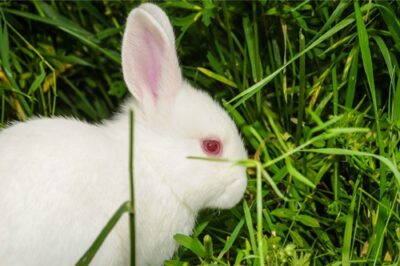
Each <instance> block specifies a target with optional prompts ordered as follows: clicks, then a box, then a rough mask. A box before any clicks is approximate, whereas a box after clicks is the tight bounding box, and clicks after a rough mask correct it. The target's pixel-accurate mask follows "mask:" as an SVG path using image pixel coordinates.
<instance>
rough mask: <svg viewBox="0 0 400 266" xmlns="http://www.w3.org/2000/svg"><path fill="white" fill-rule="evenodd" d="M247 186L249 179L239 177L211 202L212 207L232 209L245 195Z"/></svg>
mask: <svg viewBox="0 0 400 266" xmlns="http://www.w3.org/2000/svg"><path fill="white" fill-rule="evenodd" d="M246 187H247V179H246V178H244V177H241V178H238V179H236V180H234V181H233V182H232V183H230V184H229V185H228V186H226V187H225V189H224V192H223V193H222V194H220V195H219V196H218V197H217V198H216V199H215V200H214V201H212V202H211V204H210V205H211V207H213V208H221V209H230V208H232V207H233V206H235V205H236V204H237V203H238V202H239V201H240V200H241V199H242V197H243V194H244V192H245V190H246Z"/></svg>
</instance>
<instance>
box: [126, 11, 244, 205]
mask: <svg viewBox="0 0 400 266" xmlns="http://www.w3.org/2000/svg"><path fill="white" fill-rule="evenodd" d="M126 25H127V26H126V30H125V33H124V37H123V44H122V68H123V75H124V79H125V82H126V84H127V86H128V89H129V91H130V92H131V93H132V94H133V95H134V97H135V99H136V101H135V104H134V109H135V115H136V120H137V121H138V122H139V123H138V124H139V125H138V126H140V127H143V128H146V130H147V132H148V133H149V134H150V135H152V136H154V143H153V145H151V146H152V147H153V148H148V149H152V150H151V151H148V152H147V153H146V154H150V155H147V156H149V157H151V158H149V159H150V160H151V162H152V164H153V166H154V168H155V169H157V170H159V171H157V173H156V174H157V175H159V177H160V179H161V180H162V182H165V183H166V184H167V185H168V187H169V188H170V189H171V190H172V191H173V192H174V194H175V195H176V196H177V197H178V198H179V199H180V200H181V201H183V202H185V203H186V204H187V205H189V206H190V207H191V208H192V209H194V210H199V209H201V208H205V207H215V208H229V207H232V206H234V205H235V204H236V203H237V202H238V201H239V200H240V199H241V198H242V196H243V193H244V191H245V188H246V184H247V182H246V173H245V169H244V168H243V167H240V166H236V165H232V163H226V162H216V161H207V160H196V159H189V158H188V156H199V157H211V158H213V157H215V158H229V159H245V158H246V157H247V153H246V150H245V148H244V146H243V143H242V140H241V138H240V135H239V133H238V131H237V128H236V126H235V124H234V123H233V121H232V120H231V118H230V117H229V116H228V115H227V113H226V112H225V111H224V110H223V109H222V108H221V107H220V106H219V105H218V104H217V103H216V102H215V101H214V100H213V99H212V98H211V97H210V96H208V95H207V94H206V93H204V92H202V91H199V90H196V89H194V88H193V87H192V86H191V85H189V84H188V83H187V82H186V81H184V80H183V78H182V74H181V69H180V66H179V62H178V58H177V54H176V50H175V36H174V32H173V29H172V26H171V23H170V22H169V20H168V17H167V16H166V14H165V13H164V12H163V11H162V10H161V9H160V8H158V7H157V6H155V5H152V4H142V5H140V6H139V7H138V8H135V9H134V10H133V11H132V12H131V13H130V15H129V17H128V21H127V24H126Z"/></svg>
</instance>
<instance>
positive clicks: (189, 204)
mask: <svg viewBox="0 0 400 266" xmlns="http://www.w3.org/2000/svg"><path fill="white" fill-rule="evenodd" d="M122 69H123V74H124V79H125V82H126V84H127V86H128V88H129V90H130V92H131V93H132V94H133V95H134V98H135V99H133V98H131V99H129V100H127V102H126V103H125V105H124V108H123V111H122V112H121V113H119V114H117V115H116V116H115V117H114V118H113V119H112V120H108V121H104V123H102V124H97V125H93V124H88V123H85V122H82V121H78V120H76V119H68V118H64V117H63V118H61V117H59V118H51V119H50V118H37V119H32V120H30V121H28V122H25V123H15V124H13V125H11V126H10V127H8V128H7V129H5V130H3V131H1V132H0V265H2V266H8V265H12V266H19V265H24V266H25V265H38V266H39V265H40V266H43V265H73V264H75V263H76V262H77V260H78V259H79V258H80V257H81V256H82V255H83V254H84V252H85V251H86V250H87V248H88V247H89V246H90V245H91V243H92V242H93V241H94V239H95V238H96V236H97V235H98V234H99V232H100V231H101V229H102V228H103V226H104V225H105V224H106V223H107V221H108V220H109V218H110V217H111V216H112V214H113V213H114V212H115V210H116V209H117V208H118V207H119V206H120V205H121V204H122V203H123V202H124V201H126V200H128V199H129V189H128V187H129V178H128V176H129V171H128V169H129V168H128V161H129V155H128V151H129V148H128V147H129V111H128V110H129V109H133V110H134V111H135V210H136V214H135V219H136V258H137V259H136V265H139V266H141V265H162V263H163V261H164V260H165V259H168V258H170V257H171V256H172V255H173V253H174V251H175V250H176V247H177V245H176V243H175V241H174V239H173V236H174V235H175V234H176V233H182V234H191V232H192V229H193V226H194V223H195V218H196V213H197V212H198V211H199V210H200V209H203V208H209V207H211V208H212V207H214V208H230V207H232V206H234V205H235V204H236V203H237V202H238V201H239V200H240V199H241V198H242V196H243V193H244V191H245V188H246V174H245V169H244V168H243V167H240V166H234V165H232V164H231V163H220V162H211V161H204V160H192V159H188V158H187V157H188V156H202V157H205V156H210V157H213V156H214V157H224V158H232V159H245V158H246V157H247V154H246V151H245V149H244V146H243V143H242V141H241V138H240V136H239V134H238V131H237V129H236V127H235V125H234V123H233V121H232V120H231V119H230V118H229V116H228V115H227V113H226V112H225V111H224V110H223V109H222V108H221V107H220V106H219V105H218V104H217V103H215V102H214V101H213V100H212V98H210V97H209V96H208V95H207V94H205V93H203V92H201V91H198V90H196V89H194V88H193V87H192V86H191V85H189V84H188V83H186V82H185V81H184V80H183V79H182V76H181V70H180V67H179V63H178V58H177V55H176V51H175V41H174V33H173V29H172V26H171V24H170V22H169V20H168V18H167V16H166V14H165V13H164V12H163V11H162V10H161V9H160V8H158V7H157V6H155V5H153V4H142V5H140V6H139V7H138V8H135V9H134V10H132V11H131V13H130V15H129V17H128V21H127V25H126V30H125V33H124V37H123V44H122ZM127 217H128V216H127V215H125V216H123V219H121V220H120V221H119V222H118V224H117V226H116V227H115V228H114V229H113V231H112V233H111V234H110V235H109V236H108V238H107V239H106V241H105V243H104V245H103V246H102V247H101V248H100V250H99V253H98V254H97V255H96V257H95V258H94V260H93V265H107V266H108V265H128V264H129V228H128V218H127Z"/></svg>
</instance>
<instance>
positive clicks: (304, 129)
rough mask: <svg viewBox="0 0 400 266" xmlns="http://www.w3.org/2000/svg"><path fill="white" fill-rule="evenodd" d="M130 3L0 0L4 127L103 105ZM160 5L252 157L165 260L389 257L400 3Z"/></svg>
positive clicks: (396, 258)
mask: <svg viewBox="0 0 400 266" xmlns="http://www.w3.org/2000/svg"><path fill="white" fill-rule="evenodd" d="M136 5H137V3H130V2H107V1H103V2H56V1H55V2H19V3H16V2H11V1H5V2H2V3H0V97H1V100H0V105H1V107H0V108H1V112H0V126H4V125H5V124H6V123H7V122H8V121H12V120H16V119H19V120H25V119H27V118H28V117H31V116H33V115H42V116H52V115H73V116H77V117H81V118H84V119H87V120H89V121H99V120H101V119H104V118H107V117H109V116H110V115H111V113H112V111H113V110H115V108H116V107H117V106H118V104H119V103H120V101H121V100H122V99H123V97H124V96H125V94H126V88H125V85H124V84H123V81H122V74H121V71H120V58H119V53H120V42H121V36H122V33H123V29H124V22H125V17H126V15H127V14H128V12H129V11H130V9H131V8H133V7H134V6H136ZM160 5H161V6H162V7H163V8H164V9H165V10H166V12H167V13H168V15H169V16H170V18H171V19H172V22H173V24H174V27H175V33H176V35H177V45H178V54H179V57H180V62H181V64H182V65H183V74H184V76H185V77H186V78H187V79H189V80H190V81H191V82H193V83H194V84H196V85H197V86H199V87H202V88H204V89H205V90H207V91H209V93H210V94H211V95H213V97H214V98H215V99H217V100H218V101H220V102H221V104H222V105H223V106H224V107H225V108H226V109H227V110H228V111H229V112H230V114H231V116H232V117H233V118H234V120H235V122H236V123H237V125H238V127H239V128H240V131H241V133H242V136H243V138H244V141H245V143H246V146H247V149H248V151H249V154H250V159H249V160H248V161H246V162H243V163H244V164H246V166H247V167H248V176H249V179H248V180H249V182H248V183H249V186H248V189H247V191H246V194H245V200H244V201H243V202H242V203H241V204H239V205H238V206H237V207H235V208H233V209H232V210H228V211H216V210H205V211H204V212H202V213H201V215H200V217H199V220H198V222H197V226H196V229H195V232H194V234H193V236H190V237H189V236H183V235H177V236H176V241H178V242H179V243H180V244H182V247H181V248H180V249H179V251H178V253H177V254H176V256H175V257H174V258H173V260H171V261H170V262H168V263H167V264H168V265H183V264H185V263H186V264H189V265H196V264H201V263H203V264H204V265H206V264H218V265H243V264H246V265H263V264H265V265H399V263H400V255H399V254H400V214H399V208H400V205H399V187H400V173H399V170H398V169H399V166H400V143H399V142H400V131H399V128H400V65H399V59H400V19H399V16H398V14H400V4H399V2H397V1H356V2H351V1H335V2H334V1H307V0H305V1H290V2H287V1H260V2H223V1H212V0H207V1H202V2H200V1H195V2H192V1H190V2H176V1H169V0H168V1H165V2H162V3H160ZM50 33H51V34H50ZM127 200H128V199H127ZM121 204H122V203H121ZM88 248H89V247H88Z"/></svg>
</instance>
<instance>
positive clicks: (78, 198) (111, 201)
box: [0, 116, 195, 265]
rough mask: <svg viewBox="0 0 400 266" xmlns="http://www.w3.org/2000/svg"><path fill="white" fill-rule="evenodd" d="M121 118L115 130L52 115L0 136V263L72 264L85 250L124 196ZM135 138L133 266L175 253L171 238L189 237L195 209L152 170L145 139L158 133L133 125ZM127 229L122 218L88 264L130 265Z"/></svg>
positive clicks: (150, 140)
mask: <svg viewBox="0 0 400 266" xmlns="http://www.w3.org/2000/svg"><path fill="white" fill-rule="evenodd" d="M125 118H126V119H125ZM120 119H121V120H120V121H119V122H120V123H121V124H120V125H119V126H118V129H121V130H115V131H114V130H113V127H108V125H102V126H96V125H89V124H85V123H82V122H81V121H77V120H71V119H64V118H57V119H38V120H32V121H29V122H27V123H19V124H15V125H14V126H12V127H10V128H9V129H7V130H6V131H4V132H2V134H0V143H2V149H1V150H0V158H2V160H1V161H0V173H12V176H13V179H3V178H0V195H1V197H0V210H1V211H2V217H1V219H0V243H1V244H0V245H1V249H0V265H74V264H75V263H76V262H77V260H78V259H79V257H80V256H82V255H83V254H84V252H85V251H86V250H87V248H88V247H89V246H90V245H91V243H92V242H93V240H94V239H95V238H96V236H97V235H98V234H99V232H100V231H101V229H102V228H103V226H104V225H105V224H106V223H107V221H108V220H109V219H110V217H111V215H112V214H113V213H114V212H115V211H116V209H117V208H118V207H119V206H120V205H121V204H122V203H123V202H125V201H126V200H127V199H128V198H129V190H128V189H129V187H128V185H127V184H129V182H128V180H129V179H128V171H127V169H129V168H128V157H129V156H128V149H127V147H129V146H128V135H127V133H128V132H129V127H128V124H127V123H125V124H126V125H124V124H122V122H123V121H125V122H127V121H128V117H127V116H126V117H124V119H122V117H120ZM112 123H113V124H114V125H115V124H117V123H115V121H113V122H112ZM44 128H45V129H46V132H45V134H43V129H44ZM60 128H62V130H61V131H60ZM26 132H28V134H27V133H26ZM160 137H161V139H160ZM135 140H136V143H135V151H136V154H137V156H136V159H135V164H136V165H138V166H140V167H136V168H135V176H136V177H137V180H136V182H135V185H136V189H135V194H136V197H135V200H136V202H135V205H136V225H137V229H136V234H137V243H138V244H137V252H136V253H137V257H138V262H139V263H138V265H145V264H146V263H149V264H150V265H161V264H162V262H163V260H164V259H165V258H168V257H170V256H172V254H173V252H174V250H175V247H176V245H175V243H174V240H173V239H172V238H171V235H173V234H174V233H178V232H179V233H184V234H190V233H191V230H192V227H193V223H194V218H195V214H194V213H193V212H192V211H191V210H189V209H187V208H186V207H185V206H182V204H181V203H180V202H178V201H177V200H176V198H175V196H174V195H172V194H171V192H170V190H169V188H168V187H165V185H164V184H163V183H162V182H160V181H159V180H158V178H157V172H153V171H155V170H154V164H155V162H154V161H151V157H152V155H151V151H147V150H146V147H147V145H144V144H146V143H154V144H156V143H155V142H157V141H160V143H159V145H162V144H163V140H162V136H155V135H154V133H151V132H146V130H145V129H144V128H143V127H141V126H139V125H137V126H136V130H135ZM20 143H24V145H20ZM54 143H57V144H56V145H55V144H54ZM156 145H157V144H156ZM160 150H161V151H162V149H160ZM94 151H95V152H94ZM121 151H124V152H121ZM144 154H146V155H145V156H143V155H144ZM166 155H168V154H166ZM27 158H29V159H30V160H29V159H28V160H27ZM149 160H150V161H149ZM166 163H167V162H166ZM49 177H50V178H49ZM139 177H140V178H139ZM138 180H139V181H138ZM16 195H18V197H17V199H16ZM4 209H5V210H9V211H8V212H3V210H4ZM21 216H22V217H23V219H21ZM33 229H34V230H33ZM128 232H129V229H128V219H127V217H126V215H125V216H123V218H122V219H121V221H119V222H118V224H117V227H116V228H115V229H114V230H113V231H112V233H111V235H109V237H108V238H107V239H106V242H105V244H104V246H103V247H102V248H101V250H100V251H99V254H98V256H96V257H95V260H94V262H93V264H94V265H128V263H129V245H130V244H129V233H128ZM146 239H152V240H153V241H146ZM15 240H18V241H15ZM63 242H64V243H63ZM146 258H148V259H146Z"/></svg>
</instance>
